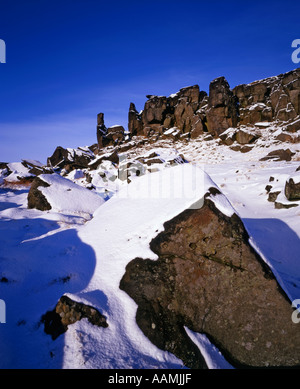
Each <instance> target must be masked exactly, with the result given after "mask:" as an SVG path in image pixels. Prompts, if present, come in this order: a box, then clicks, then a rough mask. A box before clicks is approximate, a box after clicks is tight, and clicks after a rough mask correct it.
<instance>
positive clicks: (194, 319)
mask: <svg viewBox="0 0 300 389" xmlns="http://www.w3.org/2000/svg"><path fill="white" fill-rule="evenodd" d="M216 199H218V200H217V201H216ZM224 201H225V199H224V198H223V197H222V195H221V194H220V192H219V191H218V189H216V188H211V189H210V190H209V192H207V194H206V195H205V198H204V204H203V206H202V207H201V208H197V207H191V208H190V209H186V210H185V211H184V212H182V213H180V214H179V215H178V216H176V217H174V218H173V219H172V220H169V221H168V222H166V223H165V224H164V231H163V232H161V233H159V234H158V235H157V236H156V238H154V239H153V240H152V241H151V244H150V248H151V250H152V251H153V252H154V253H155V254H156V255H157V258H158V259H157V260H150V259H142V258H135V259H133V260H132V261H131V262H130V263H129V264H128V265H127V267H126V273H125V274H124V276H123V278H122V280H121V283H120V288H121V289H122V290H124V291H125V292H127V293H128V294H129V295H130V296H131V297H132V298H133V299H134V301H135V302H136V304H137V306H138V308H137V313H136V321H137V324H138V325H139V327H140V328H141V330H142V331H143V332H144V334H145V335H146V336H147V337H148V338H149V339H150V340H151V341H152V342H153V343H154V344H155V345H156V346H157V347H159V348H161V349H164V350H167V351H169V352H172V353H174V354H175V355H176V356H177V357H178V358H180V359H181V360H182V361H183V362H184V364H185V366H188V367H190V368H206V363H205V361H204V358H203V357H202V355H201V353H200V351H199V349H198V348H197V347H196V346H195V344H194V343H193V342H192V341H191V339H190V338H189V336H188V334H187V332H186V328H188V329H190V330H192V331H194V332H197V333H202V334H205V335H207V336H208V338H209V339H210V340H211V342H212V343H213V344H215V345H216V346H217V347H218V348H219V349H220V351H221V352H222V353H223V355H224V356H225V357H226V358H227V359H228V361H229V362H231V364H232V365H234V366H236V367H246V366H247V367H275V366H276V367H278V366H281V367H283V366H284V367H292V366H293V367H295V366H297V367H299V365H300V332H299V328H298V327H297V325H295V324H294V323H293V321H292V319H291V316H292V313H293V312H294V310H293V309H292V305H291V302H290V301H289V299H288V298H287V295H286V294H285V292H284V291H283V289H282V288H281V286H280V285H279V284H278V282H277V281H276V279H275V277H274V275H273V273H272V271H271V270H270V268H269V267H268V266H267V265H266V263H265V262H264V260H263V259H262V258H261V257H260V256H259V254H258V253H257V252H256V251H255V250H254V249H253V248H252V246H251V245H250V244H249V236H248V234H247V231H246V229H245V227H244V225H243V223H242V221H241V219H240V218H239V217H238V216H237V214H235V213H233V214H230V213H228V212H227V211H224V204H225V202H224Z"/></svg>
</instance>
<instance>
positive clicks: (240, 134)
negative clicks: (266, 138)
mask: <svg viewBox="0 0 300 389" xmlns="http://www.w3.org/2000/svg"><path fill="white" fill-rule="evenodd" d="M257 138H258V135H257V134H252V133H250V132H248V131H243V130H241V129H239V130H237V132H236V135H235V139H236V141H237V142H238V143H239V144H241V145H246V144H249V143H253V142H255V141H256V139H257Z"/></svg>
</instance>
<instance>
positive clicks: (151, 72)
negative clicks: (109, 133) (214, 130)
mask: <svg viewBox="0 0 300 389" xmlns="http://www.w3.org/2000/svg"><path fill="white" fill-rule="evenodd" d="M299 15H300V3H299V2H295V1H294V0H293V1H290V0H285V1H282V0H281V1H276V0H274V1H254V0H253V1H247V0H246V1H242V2H241V1H240V2H237V1H230V0H229V1H218V0H216V1H202V0H147V1H145V0H139V1H134V0H133V1H131V0H126V1H119V0H116V1H113V0H110V1H102V0H98V1H96V0H84V1H83V0H60V1H57V0H52V1H48V0H26V1H25V0H22V1H20V0H0V39H3V40H4V41H5V43H6V63H5V64H2V63H0V88H1V93H0V161H5V162H12V161H20V160H21V159H22V158H30V159H37V160H40V161H41V162H46V158H47V157H48V156H50V155H51V154H52V153H53V151H54V149H55V147H56V146H58V145H60V146H63V147H77V146H85V145H91V144H93V143H95V142H96V117H97V113H99V112H104V115H105V116H104V117H105V123H106V125H107V126H110V125H114V124H122V125H123V126H124V127H125V128H127V117H128V108H129V104H130V102H134V103H135V104H136V107H137V109H138V110H141V109H143V106H144V103H145V101H146V95H147V94H156V95H167V96H168V95H170V94H171V93H175V92H177V91H178V90H179V89H180V88H182V87H185V86H188V85H194V84H198V85H199V86H200V88H201V89H202V90H205V91H208V88H209V83H210V81H212V80H213V79H215V78H216V77H219V76H225V77H226V79H227V80H228V82H229V84H230V86H231V87H232V88H233V87H234V86H236V85H238V84H241V83H248V82H252V81H255V80H257V79H262V78H265V77H268V76H273V75H277V74H280V73H284V72H287V71H289V70H292V69H295V68H297V67H298V66H299V65H296V64H294V63H293V62H292V60H291V55H292V52H293V50H294V49H292V48H291V44H292V41H293V40H294V39H297V38H298V39H299V38H300V21H299Z"/></svg>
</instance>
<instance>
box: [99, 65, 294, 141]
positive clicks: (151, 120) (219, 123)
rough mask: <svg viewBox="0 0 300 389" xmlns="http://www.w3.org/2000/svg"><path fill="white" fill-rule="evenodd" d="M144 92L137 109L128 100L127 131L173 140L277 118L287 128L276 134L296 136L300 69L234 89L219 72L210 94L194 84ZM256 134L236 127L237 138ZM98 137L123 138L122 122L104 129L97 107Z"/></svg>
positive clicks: (133, 134) (100, 139)
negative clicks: (141, 105)
mask: <svg viewBox="0 0 300 389" xmlns="http://www.w3.org/2000/svg"><path fill="white" fill-rule="evenodd" d="M146 97H147V99H148V100H147V101H146V102H145V106H144V109H143V110H142V111H141V112H138V111H137V110H136V107H135V104H134V103H130V107H129V113H128V132H129V136H130V137H133V136H136V135H138V136H143V137H147V138H150V139H152V140H155V139H158V138H160V137H170V138H172V137H173V138H174V139H175V140H176V139H193V138H197V137H198V136H199V135H200V134H203V133H208V134H210V135H212V136H213V137H219V136H220V135H221V134H222V133H224V131H226V130H228V129H229V128H240V129H242V128H243V126H250V127H251V126H255V125H257V126H258V127H259V125H260V124H261V123H265V124H266V123H271V122H276V123H277V124H278V125H281V126H283V127H284V130H285V131H286V134H283V135H282V134H281V135H280V137H281V138H279V140H283V138H285V140H287V139H289V140H290V141H291V142H298V141H299V136H298V134H297V137H296V139H295V136H294V135H293V134H295V133H297V131H298V130H299V129H300V117H299V115H300V69H296V70H292V71H290V72H288V73H284V74H281V75H279V76H276V77H269V78H266V79H263V80H260V81H255V82H253V83H250V84H243V85H238V86H236V87H235V88H233V89H230V86H229V84H228V82H227V80H226V79H225V77H219V78H217V79H215V80H213V81H212V82H211V83H210V86H209V94H207V93H206V92H205V91H201V90H200V88H199V86H198V85H193V86H190V87H186V88H182V89H180V91H179V92H177V93H175V94H172V95H170V96H169V97H166V96H153V95H147V96H146ZM262 126H263V124H262ZM256 138H257V137H253V136H250V137H249V136H247V133H246V135H245V134H244V133H243V132H242V131H239V132H238V133H237V140H238V141H239V142H240V143H241V144H245V143H251V142H253V141H255V139H256ZM97 139H98V147H99V148H101V147H103V145H104V144H116V143H118V144H120V143H122V141H124V140H125V135H124V128H122V127H121V126H117V128H114V127H111V128H108V129H106V127H105V125H104V114H103V113H100V114H99V115H98V125H97ZM221 139H223V140H225V139H226V137H225V136H223V138H222V137H221Z"/></svg>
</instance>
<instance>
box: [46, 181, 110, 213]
mask: <svg viewBox="0 0 300 389" xmlns="http://www.w3.org/2000/svg"><path fill="white" fill-rule="evenodd" d="M39 178H40V179H41V180H42V181H44V182H46V183H47V184H49V185H50V186H49V187H39V190H40V191H41V192H42V193H43V195H44V196H45V197H46V199H47V201H48V203H49V204H50V205H51V207H52V209H53V211H56V212H66V213H71V214H84V215H92V214H93V213H94V212H95V210H96V209H97V208H98V207H100V205H102V204H103V203H104V200H103V199H102V198H101V197H100V196H98V195H97V194H95V193H93V192H90V191H89V190H88V189H86V188H83V187H81V186H79V185H76V184H74V183H73V182H71V181H70V180H68V179H66V178H63V177H62V176H60V175H59V174H41V175H40V176H39Z"/></svg>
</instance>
